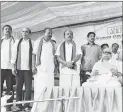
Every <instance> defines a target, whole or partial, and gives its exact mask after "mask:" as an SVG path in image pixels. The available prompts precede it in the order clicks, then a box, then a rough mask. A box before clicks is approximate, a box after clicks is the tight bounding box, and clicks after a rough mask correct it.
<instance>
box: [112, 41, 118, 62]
mask: <svg viewBox="0 0 123 112" xmlns="http://www.w3.org/2000/svg"><path fill="white" fill-rule="evenodd" d="M118 49H119V45H118V44H117V43H113V44H112V58H111V60H112V61H113V62H114V63H115V62H116V60H117V58H118V55H119V52H118Z"/></svg>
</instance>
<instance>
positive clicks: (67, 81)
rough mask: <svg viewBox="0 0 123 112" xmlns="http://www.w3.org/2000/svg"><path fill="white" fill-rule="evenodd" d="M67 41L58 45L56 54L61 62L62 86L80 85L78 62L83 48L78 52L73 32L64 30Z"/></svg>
mask: <svg viewBox="0 0 123 112" xmlns="http://www.w3.org/2000/svg"><path fill="white" fill-rule="evenodd" d="M64 39H65V41H64V42H63V43H62V44H61V45H60V46H58V49H57V51H56V55H57V57H58V61H59V62H60V63H61V70H60V84H59V85H60V86H62V87H71V86H74V87H75V86H80V81H79V74H77V66H76V62H77V61H78V60H79V59H80V57H81V50H80V51H79V52H77V49H76V44H75V42H74V41H73V32H72V31H71V30H66V31H65V32H64Z"/></svg>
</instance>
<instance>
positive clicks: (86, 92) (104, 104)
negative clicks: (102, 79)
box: [32, 87, 122, 112]
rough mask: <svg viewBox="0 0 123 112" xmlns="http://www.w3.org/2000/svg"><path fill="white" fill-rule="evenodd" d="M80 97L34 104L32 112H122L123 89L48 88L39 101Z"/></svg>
mask: <svg viewBox="0 0 123 112" xmlns="http://www.w3.org/2000/svg"><path fill="white" fill-rule="evenodd" d="M61 97H79V99H70V100H63V101H60V100H59V101H57V100H56V101H45V102H41V103H39V102H38V103H34V104H35V105H36V108H35V109H34V110H33V111H32V112H122V88H121V87H119V88H110V87H108V88H103V87H102V88H96V87H95V88H83V87H79V88H60V87H54V88H47V89H46V90H45V91H44V92H43V93H42V95H41V96H40V98H39V100H44V99H57V98H61Z"/></svg>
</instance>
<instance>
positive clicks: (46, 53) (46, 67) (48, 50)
mask: <svg viewBox="0 0 123 112" xmlns="http://www.w3.org/2000/svg"><path fill="white" fill-rule="evenodd" d="M40 40H41V38H39V39H37V40H36V41H35V43H34V48H33V53H34V54H36V56H37V53H38V47H39V43H40ZM52 50H53V46H52V43H51V42H50V41H48V42H46V41H45V40H43V44H42V52H41V57H40V58H41V65H40V66H41V67H40V70H41V69H42V70H43V71H45V72H54V55H53V51H52Z"/></svg>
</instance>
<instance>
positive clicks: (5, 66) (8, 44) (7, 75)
mask: <svg viewBox="0 0 123 112" xmlns="http://www.w3.org/2000/svg"><path fill="white" fill-rule="evenodd" d="M2 31H3V34H4V36H3V37H2V38H1V97H2V93H3V84H4V80H5V81H6V86H7V89H6V94H10V93H12V92H13V74H12V64H11V63H10V60H11V56H12V49H13V45H14V38H13V36H12V27H11V26H10V25H5V26H3V28H2ZM12 101H13V97H12V98H10V99H9V100H8V101H7V103H10V102H12ZM11 106H12V105H9V106H7V108H6V110H7V111H11Z"/></svg>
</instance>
